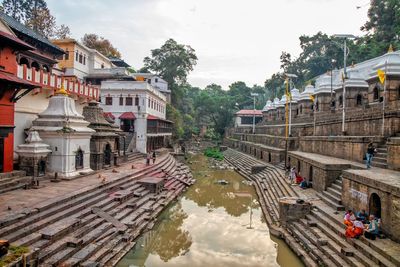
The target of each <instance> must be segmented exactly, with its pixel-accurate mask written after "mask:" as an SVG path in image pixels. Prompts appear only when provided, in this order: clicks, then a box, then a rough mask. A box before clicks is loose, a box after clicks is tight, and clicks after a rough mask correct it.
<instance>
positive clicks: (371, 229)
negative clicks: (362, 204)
mask: <svg viewBox="0 0 400 267" xmlns="http://www.w3.org/2000/svg"><path fill="white" fill-rule="evenodd" d="M378 235H379V223H378V220H376V219H375V216H374V215H370V216H369V224H367V227H366V229H365V233H364V236H365V238H368V239H371V240H375V239H376V237H377V236H378Z"/></svg>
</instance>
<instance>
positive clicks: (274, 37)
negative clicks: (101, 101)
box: [47, 0, 369, 88]
mask: <svg viewBox="0 0 400 267" xmlns="http://www.w3.org/2000/svg"><path fill="white" fill-rule="evenodd" d="M47 2H48V5H49V7H50V10H51V12H52V13H53V15H55V16H56V18H57V23H58V24H67V25H68V26H69V27H70V29H71V32H72V36H73V38H75V39H81V38H82V36H83V35H84V34H85V33H96V34H98V35H101V36H104V37H105V38H107V39H109V40H110V41H111V42H112V43H113V44H114V46H116V47H117V48H118V50H120V52H121V53H122V57H123V59H124V60H125V61H126V62H128V63H129V64H130V65H132V66H133V67H134V68H136V69H137V68H140V67H142V65H143V63H142V62H143V58H144V57H145V56H148V55H150V50H151V49H154V48H158V47H160V46H161V45H162V44H163V43H164V42H165V41H166V40H167V39H168V38H173V39H175V40H176V41H177V42H178V43H182V44H187V45H190V46H192V47H193V48H194V49H195V50H196V54H197V57H198V58H199V60H198V63H197V65H196V66H195V69H194V71H193V72H192V73H191V74H190V75H189V82H190V83H191V84H192V85H194V86H199V87H204V86H206V85H208V84H211V83H217V84H220V85H222V86H223V87H224V88H227V87H228V86H229V84H231V83H233V82H235V81H239V80H240V81H244V82H246V83H247V84H248V85H249V86H251V85H253V84H260V85H262V84H263V83H264V81H265V79H266V78H268V77H270V76H271V74H273V73H274V72H277V71H279V65H280V63H279V56H280V54H281V51H287V52H289V53H291V54H292V55H293V56H297V55H298V54H299V53H300V47H299V39H298V37H299V36H300V35H303V34H306V35H312V34H315V33H317V32H318V31H322V32H324V33H327V34H334V33H351V34H355V35H360V34H362V33H361V31H360V26H361V25H363V24H364V23H365V21H366V20H367V11H368V3H369V1H368V0H47ZM356 6H362V8H360V9H357V8H356Z"/></svg>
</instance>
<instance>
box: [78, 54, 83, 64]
mask: <svg viewBox="0 0 400 267" xmlns="http://www.w3.org/2000/svg"><path fill="white" fill-rule="evenodd" d="M82 62H83V55H82V54H80V55H79V63H82Z"/></svg>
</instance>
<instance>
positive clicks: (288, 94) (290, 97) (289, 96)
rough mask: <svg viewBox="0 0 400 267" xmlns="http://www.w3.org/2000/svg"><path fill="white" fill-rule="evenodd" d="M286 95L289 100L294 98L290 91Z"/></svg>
mask: <svg viewBox="0 0 400 267" xmlns="http://www.w3.org/2000/svg"><path fill="white" fill-rule="evenodd" d="M286 97H287V98H288V99H289V100H292V94H291V93H289V92H288V93H287V94H286Z"/></svg>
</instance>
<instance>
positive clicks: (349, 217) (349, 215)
mask: <svg viewBox="0 0 400 267" xmlns="http://www.w3.org/2000/svg"><path fill="white" fill-rule="evenodd" d="M355 220H356V216H354V213H353V211H352V210H348V211H347V212H346V213H345V215H344V224H345V225H346V226H353V223H354V221H355Z"/></svg>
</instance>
